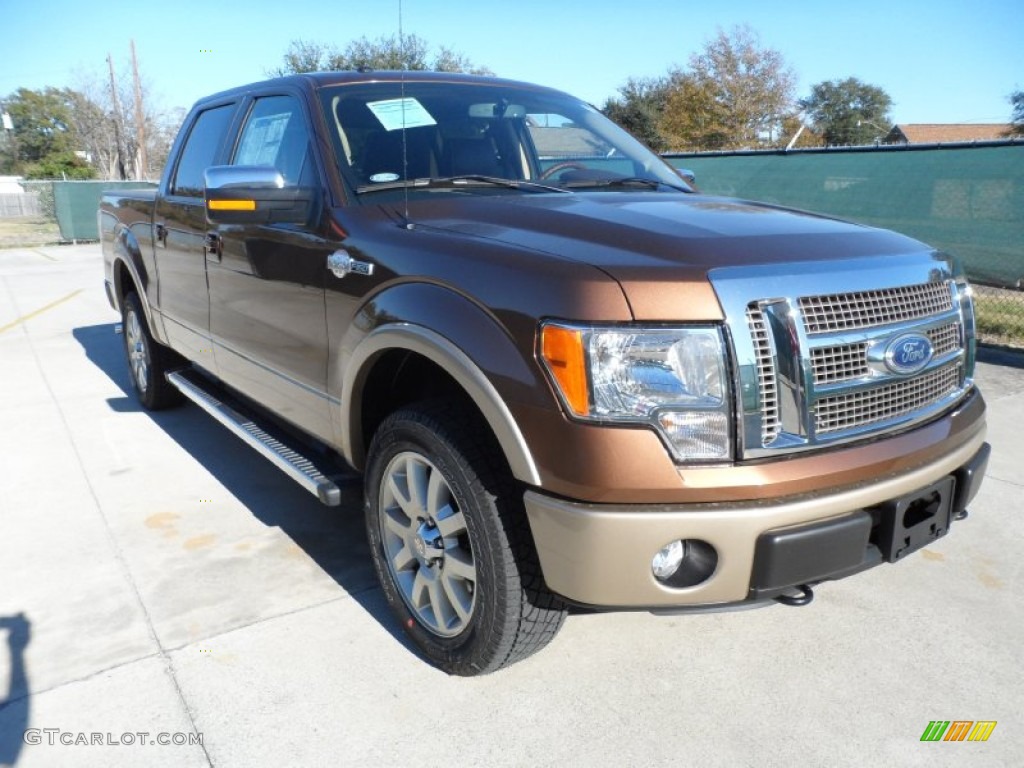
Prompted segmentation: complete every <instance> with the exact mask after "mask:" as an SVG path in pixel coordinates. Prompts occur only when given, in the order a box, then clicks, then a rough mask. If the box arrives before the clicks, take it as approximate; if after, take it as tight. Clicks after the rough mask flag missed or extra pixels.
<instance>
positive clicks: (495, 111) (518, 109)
mask: <svg viewBox="0 0 1024 768" xmlns="http://www.w3.org/2000/svg"><path fill="white" fill-rule="evenodd" d="M469 116H470V117H492V118H493V117H526V107H524V106H523V105H522V104H506V103H504V102H502V103H501V104H495V103H494V102H489V103H485V104H470V105H469Z"/></svg>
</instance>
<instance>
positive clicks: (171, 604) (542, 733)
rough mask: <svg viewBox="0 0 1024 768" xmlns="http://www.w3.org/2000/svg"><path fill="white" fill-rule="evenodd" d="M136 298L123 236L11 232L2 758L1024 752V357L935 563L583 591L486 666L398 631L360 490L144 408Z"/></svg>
mask: <svg viewBox="0 0 1024 768" xmlns="http://www.w3.org/2000/svg"><path fill="white" fill-rule="evenodd" d="M117 320H118V318H117V317H116V315H115V314H114V313H113V311H112V310H111V309H110V308H109V306H108V305H107V302H106V299H105V297H104V295H103V289H102V265H101V259H100V256H99V249H98V247H97V246H64V247H46V248H38V249H25V250H17V249H15V250H3V251H0V447H2V454H0V456H2V461H0V765H7V764H11V763H14V762H17V764H18V765H19V766H26V767H27V766H51V765H76V766H93V765H95V766H121V765H124V766H136V765H147V766H148V765H154V766H161V765H167V766H193V765H195V766H203V765H214V766H225V767H226V766H245V767H248V766H279V765H400V766H406V765H409V766H417V767H418V768H422V767H423V766H442V765H444V766H452V765H473V766H475V765H494V766H503V765H515V766H527V765H528V766H534V765H551V766H564V765H588V766H591V765H607V766H624V765H640V764H646V765H673V766H681V765H701V766H712V765H727V766H747V765H749V766H755V765H756V766H762V765H787V766H837V765H865V764H866V765H879V766H882V765H884V766H888V765H901V766H906V765H922V766H923V765H928V766H934V765H950V766H952V765H957V766H962V765H979V766H981V765H984V766H1000V765H1007V766H1010V765H1014V766H1016V765H1019V764H1020V755H1021V754H1024V673H1022V671H1021V669H1022V667H1021V649H1022V638H1024V607H1022V603H1021V599H1020V595H1021V593H1022V591H1024V570H1022V567H1021V564H1020V563H1021V557H1020V554H1019V549H1020V542H1021V540H1022V536H1024V519H1022V514H1021V509H1022V506H1024V505H1022V501H1021V499H1022V498H1024V471H1022V470H1024V407H1022V404H1024V356H1015V355H1000V354H993V353H988V354H987V355H986V359H987V360H990V361H991V362H989V363H983V364H982V365H981V366H980V367H979V373H978V379H979V381H980V383H981V386H982V388H983V391H984V393H985V396H986V399H987V400H988V403H989V408H990V410H989V440H990V442H991V443H992V445H993V455H992V461H991V464H990V466H989V471H988V478H987V480H986V482H985V484H984V486H983V488H982V491H981V494H980V495H979V497H978V498H977V499H976V501H975V502H974V504H973V505H972V508H971V516H970V518H969V520H968V521H966V522H964V523H961V524H958V525H956V526H955V527H954V529H953V531H952V533H951V535H950V536H948V537H946V538H944V539H942V540H940V541H939V542H937V543H935V544H934V545H932V546H930V547H928V548H927V549H925V550H923V551H921V552H919V553H917V554H915V555H914V556H912V557H910V558H909V559H908V560H907V561H905V562H903V563H900V564H899V565H896V566H881V567H879V568H876V569H874V570H872V571H869V572H867V573H864V574H861V575H860V576H858V577H855V578H853V579H850V580H847V581H843V582H838V583H834V584H826V585H822V586H821V588H820V589H818V590H817V591H816V594H817V599H816V600H815V601H814V603H813V604H812V606H810V607H809V608H807V609H803V610H797V609H790V608H784V607H773V608H769V609H765V610H758V611H747V612H739V613H728V614H711V615H694V616H675V617H655V616H651V615H648V614H644V613H635V614H608V615H574V616H570V617H569V619H568V621H567V622H566V626H565V628H564V629H563V631H562V633H561V634H560V635H559V637H558V638H557V639H556V640H555V642H554V643H553V644H552V645H551V646H550V647H549V648H547V649H546V650H545V651H543V652H541V653H540V654H539V655H537V656H535V657H534V658H532V659H530V660H528V661H526V662H524V663H522V664H519V665H516V666H514V667H512V668H510V669H508V670H505V671H503V672H500V673H498V674H495V675H492V676H489V677H486V678H481V679H473V680H466V679H459V678H449V677H447V676H445V675H444V674H442V673H441V672H438V671H437V670H435V669H433V668H431V667H429V666H428V665H427V664H425V663H424V662H423V661H421V660H420V659H419V658H418V657H417V656H416V655H415V654H414V653H413V652H412V651H411V650H410V649H409V647H408V646H407V645H406V643H405V642H404V640H403V638H402V636H401V634H400V633H399V632H398V630H397V628H396V626H395V624H394V621H393V620H392V619H391V616H390V614H389V613H388V612H387V609H386V605H385V604H384V601H383V598H382V596H381V593H380V591H379V589H378V588H377V586H376V582H375V579H374V577H373V574H372V570H371V567H370V563H369V559H368V555H367V552H366V544H365V540H364V536H363V530H362V519H361V513H360V506H359V505H360V502H359V498H358V490H353V491H352V493H351V498H350V499H349V500H347V502H346V503H345V504H344V505H343V507H342V508H341V509H340V511H339V510H335V509H328V508H325V507H322V506H320V505H319V504H318V503H317V502H316V500H315V499H314V498H313V497H312V496H310V495H308V494H307V493H305V492H304V491H302V490H301V489H300V488H299V487H298V486H296V485H294V484H293V483H292V482H291V481H289V480H288V479H287V478H286V477H285V476H284V475H283V474H281V473H280V472H278V471H277V470H276V469H274V468H272V467H271V466H270V465H269V464H267V463H266V462H265V461H264V460H262V459H261V458H259V457H258V456H257V455H256V454H255V453H254V452H252V451H250V450H249V449H248V448H246V447H244V446H243V445H242V444H241V443H240V442H239V441H238V440H236V439H235V438H234V437H232V436H231V435H230V434H228V433H227V432H226V431H224V430H223V429H222V428H221V427H220V426H219V425H217V424H216V423H214V422H213V421H212V420H211V419H210V418H209V417H208V416H206V415H205V414H203V413H202V412H201V411H199V409H198V408H195V407H191V406H188V407H183V408H181V409H177V410H174V411H170V412H164V413H160V414H154V415H151V414H148V413H145V412H143V411H141V410H140V409H139V407H138V406H137V404H136V402H135V400H134V398H133V397H132V396H131V394H130V385H129V381H128V376H127V371H126V368H125V364H124V361H123V359H122V350H121V340H120V338H119V337H117V336H115V335H114V333H113V327H114V323H115V322H117ZM931 720H995V721H998V726H997V727H996V728H995V730H994V731H993V733H992V735H991V737H990V739H989V741H987V742H985V743H966V742H964V743H922V742H920V740H919V739H920V737H921V734H922V733H923V731H924V729H925V728H926V726H927V725H928V723H929V721H931ZM26 732H27V734H28V741H34V742H38V743H26V738H25V734H26ZM143 733H144V734H145V736H141V735H140V734H143ZM94 740H98V741H100V742H101V743H90V742H92V741H94ZM62 741H64V742H72V743H62ZM83 741H84V742H85V743H82V742H83ZM159 741H167V742H170V743H167V744H161V743H151V742H159ZM200 741H201V743H198V742H200Z"/></svg>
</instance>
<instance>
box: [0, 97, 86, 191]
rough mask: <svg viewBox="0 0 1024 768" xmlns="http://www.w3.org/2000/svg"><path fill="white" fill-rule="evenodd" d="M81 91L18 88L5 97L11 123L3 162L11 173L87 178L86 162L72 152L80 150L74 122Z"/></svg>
mask: <svg viewBox="0 0 1024 768" xmlns="http://www.w3.org/2000/svg"><path fill="white" fill-rule="evenodd" d="M79 97H80V94H78V93H76V92H75V91H73V90H71V89H70V88H53V87H47V88H43V89H41V90H31V89H28V88H19V89H18V90H17V91H15V92H14V93H12V94H11V95H9V96H7V97H6V98H5V99H4V104H5V106H6V109H7V112H8V114H9V115H10V118H11V122H12V124H13V131H12V133H13V136H12V137H11V139H10V140H9V141H7V142H5V155H6V156H5V157H4V158H3V162H2V165H3V167H4V168H5V169H8V170H10V171H11V172H14V173H25V174H26V175H31V176H33V177H36V178H39V177H42V176H44V175H46V174H50V175H52V176H61V174H62V172H63V173H65V174H66V175H68V176H71V177H73V178H88V176H87V175H85V176H83V174H89V173H90V170H89V166H88V163H87V162H85V161H84V160H82V159H81V158H78V157H77V156H76V155H75V151H76V150H81V149H82V147H80V146H79V143H80V142H79V137H78V135H77V133H76V131H75V126H74V109H75V105H76V103H77V100H78V99H79Z"/></svg>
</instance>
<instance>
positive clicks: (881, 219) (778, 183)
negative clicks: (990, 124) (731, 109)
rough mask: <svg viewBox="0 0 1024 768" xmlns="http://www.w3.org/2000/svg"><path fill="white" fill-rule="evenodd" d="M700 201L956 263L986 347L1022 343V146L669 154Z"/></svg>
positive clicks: (1004, 143)
mask: <svg viewBox="0 0 1024 768" xmlns="http://www.w3.org/2000/svg"><path fill="white" fill-rule="evenodd" d="M665 157H666V159H667V160H668V161H669V162H670V163H672V165H674V166H676V167H677V168H687V169H689V170H691V171H693V172H694V174H695V175H696V178H697V185H698V186H699V187H700V189H701V191H702V192H705V193H707V194H712V195H726V196H731V197H741V198H746V199H750V200H762V201H765V202H771V203H777V204H780V205H786V206H791V207H794V208H802V209H804V210H809V211H815V212H819V213H826V214H829V215H833V216H839V217H841V218H844V219H851V220H853V221H859V222H863V223H865V224H871V225H873V226H879V227H885V228H887V229H893V230H896V231H897V232H902V233H903V234H906V235H910V236H911V237H915V238H917V239H919V240H923V241H924V242H926V243H928V244H929V245H932V246H935V247H936V248H939V249H941V250H943V251H947V252H949V253H952V254H954V255H956V256H958V257H959V258H960V259H961V260H962V261H963V263H964V266H965V267H966V269H967V274H968V276H969V277H970V278H971V280H972V281H973V282H974V283H975V284H976V285H978V286H979V290H978V293H979V319H980V325H981V330H982V332H983V338H985V339H986V340H988V341H994V342H1001V343H1010V344H1024V290H1022V289H1024V141H1002V142H985V143H976V144H950V145H937V146H925V145H897V146H879V147H855V148H841V149H822V150H791V151H789V152H784V151H761V152H734V153H705V154H670V155H666V156H665Z"/></svg>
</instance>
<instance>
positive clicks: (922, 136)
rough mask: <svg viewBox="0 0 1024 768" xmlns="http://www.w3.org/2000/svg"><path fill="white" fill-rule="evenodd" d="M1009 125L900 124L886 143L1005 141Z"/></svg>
mask: <svg viewBox="0 0 1024 768" xmlns="http://www.w3.org/2000/svg"><path fill="white" fill-rule="evenodd" d="M1012 127H1013V126H1012V125H1010V124H1009V123H900V124H898V125H894V126H893V127H892V130H891V131H889V133H888V135H887V136H886V137H885V141H886V143H890V144H893V143H900V144H903V143H906V144H944V143H947V142H956V141H992V140H994V139H1005V138H1006V136H1007V134H1008V133H1009V132H1010V129H1011V128H1012Z"/></svg>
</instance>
